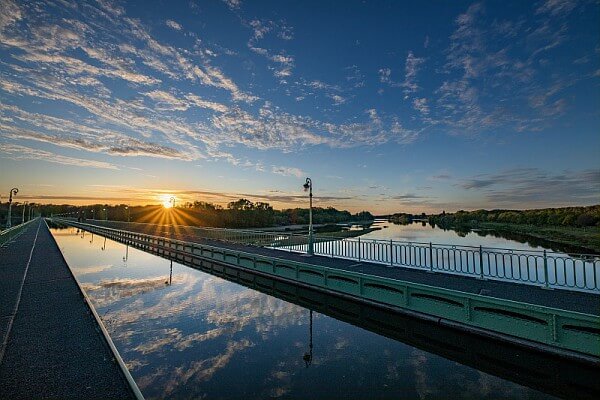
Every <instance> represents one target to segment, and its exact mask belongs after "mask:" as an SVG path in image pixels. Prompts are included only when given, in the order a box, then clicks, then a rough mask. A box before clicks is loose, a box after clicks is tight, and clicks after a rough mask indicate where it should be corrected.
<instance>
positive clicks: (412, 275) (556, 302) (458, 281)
mask: <svg viewBox="0 0 600 400" xmlns="http://www.w3.org/2000/svg"><path fill="white" fill-rule="evenodd" d="M86 222H87V223H96V224H98V225H102V226H107V227H111V228H115V229H124V230H129V231H133V232H140V233H146V234H149V235H155V236H165V237H171V238H174V239H179V240H184V241H190V242H197V243H205V244H207V245H214V246H218V247H223V248H228V249H234V250H238V251H245V252H249V253H255V254H261V255H266V256H270V257H278V258H284V259H288V260H293V261H298V262H303V263H308V264H315V265H321V266H325V267H330V268H338V269H343V270H349V271H356V272H361V273H365V274H370V275H377V276H383V277H389V278H393V279H398V280H403V281H410V282H415V283H421V284H425V285H430V286H435V287H442V288H448V289H453V290H459V291H462V292H467V293H475V294H482V295H485V296H490V297H495V298H501V299H507V300H512V301H518V302H523V303H529V304H535V305H541V306H546V307H553V308H558V309H563V310H569V311H576V312H581V313H586V314H593V315H600V296H599V295H597V294H591V293H584V292H576V291H570V290H563V289H552V290H549V289H543V288H541V287H537V286H533V285H527V284H520V283H513V282H503V281H497V280H480V279H476V278H474V277H465V276H459V275H452V274H446V273H442V272H436V273H429V272H426V271H423V270H417V269H412V268H402V267H394V268H389V267H386V266H384V265H381V264H374V263H368V262H358V261H356V260H345V259H341V258H330V257H324V256H307V255H305V254H300V253H291V252H288V251H284V250H273V249H267V248H263V247H255V246H247V245H243V244H236V243H231V242H224V241H215V240H206V239H202V238H201V237H199V236H197V234H196V233H195V231H194V230H193V229H189V228H187V229H186V227H182V226H177V227H174V228H173V227H171V228H169V227H165V226H162V225H152V224H138V223H127V222H115V221H106V222H105V221H86Z"/></svg>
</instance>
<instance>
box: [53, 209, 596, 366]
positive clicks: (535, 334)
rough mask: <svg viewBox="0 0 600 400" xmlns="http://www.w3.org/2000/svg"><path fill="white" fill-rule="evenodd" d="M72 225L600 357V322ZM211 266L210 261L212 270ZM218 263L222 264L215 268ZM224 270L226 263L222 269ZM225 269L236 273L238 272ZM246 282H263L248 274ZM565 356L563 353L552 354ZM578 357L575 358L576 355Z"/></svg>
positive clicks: (164, 252)
mask: <svg viewBox="0 0 600 400" xmlns="http://www.w3.org/2000/svg"><path fill="white" fill-rule="evenodd" d="M56 221H57V222H59V223H60V222H62V223H64V224H66V225H70V226H73V227H76V228H79V229H83V230H86V231H89V232H93V233H96V234H99V235H102V236H105V237H107V238H109V239H113V240H116V241H119V242H121V243H125V244H128V245H131V246H134V247H137V248H140V249H142V250H144V251H148V252H151V253H155V254H158V255H161V256H163V257H167V258H171V259H175V260H179V261H181V262H184V263H187V264H190V265H193V266H197V267H199V268H210V269H214V270H215V271H216V272H219V273H224V274H225V275H228V274H233V275H235V276H236V277H237V278H240V277H241V275H240V274H241V273H242V271H244V270H248V271H249V272H255V273H257V274H264V275H268V276H271V277H275V278H278V279H282V280H286V281H291V282H297V283H298V284H303V285H309V286H312V287H316V288H322V289H324V290H327V291H331V292H335V293H339V294H341V295H344V296H350V297H352V298H356V299H358V300H364V301H371V302H375V303H378V304H382V305H386V306H391V307H400V308H402V309H405V310H407V312H415V313H419V315H421V314H423V315H426V316H429V317H428V318H434V319H435V321H436V322H437V323H440V324H444V325H446V326H452V327H463V328H464V327H470V328H472V329H476V330H477V329H478V330H479V332H484V331H485V332H488V331H489V332H495V333H496V334H501V335H506V336H501V337H503V338H505V339H507V340H509V341H510V340H516V339H510V338H517V339H524V340H526V341H528V342H536V343H538V344H540V345H543V346H545V347H544V348H545V349H562V350H567V351H569V352H575V354H581V355H583V356H584V357H585V356H592V357H594V360H595V361H594V362H596V363H597V362H598V357H600V317H599V316H598V315H591V314H584V313H579V312H573V311H568V310H561V309H555V308H550V307H544V306H539V305H535V304H529V303H524V302H516V301H511V300H505V299H500V298H493V297H488V296H484V295H478V294H472V293H466V292H461V291H458V290H451V289H444V288H438V287H434V286H429V285H423V284H418V283H414V282H410V281H401V280H396V279H391V278H386V277H381V276H374V275H368V274H363V273H359V272H355V271H346V270H339V269H335V268H329V267H324V266H320V265H314V264H307V263H302V262H296V261H291V260H287V259H283V258H277V257H270V256H265V255H260V254H255V253H251V252H245V251H239V250H233V249H227V248H223V247H218V246H214V245H207V244H202V243H195V242H186V241H181V240H176V239H170V238H168V237H161V236H153V235H149V234H145V233H139V232H132V231H126V230H119V229H113V228H108V227H104V226H98V225H93V224H85V223H78V222H75V221H72V220H60V219H57V220H56ZM204 261H208V262H209V263H208V264H206V263H205V262H204ZM215 262H216V264H215ZM219 265H221V266H220V267H219ZM224 265H230V266H232V267H233V269H232V270H231V271H229V270H227V267H224ZM244 279H250V280H252V279H255V278H253V277H252V276H251V275H248V276H247V277H246V278H244ZM548 351H559V350H548ZM569 354H571V353H569Z"/></svg>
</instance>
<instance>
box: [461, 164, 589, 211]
mask: <svg viewBox="0 0 600 400" xmlns="http://www.w3.org/2000/svg"><path fill="white" fill-rule="evenodd" d="M460 186H461V187H462V188H464V189H465V190H481V191H483V192H484V193H485V195H486V197H487V199H488V201H489V202H493V203H494V204H497V205H502V204H509V205H523V204H539V205H542V206H543V205H551V204H554V205H558V204H573V203H576V204H595V203H597V200H598V198H600V170H594V169H588V170H580V171H563V172H560V173H551V172H548V171H544V170H540V169H537V168H516V169H510V170H506V171H504V172H501V173H498V174H483V175H478V176H475V177H473V178H471V179H466V180H464V181H463V182H462V183H461V184H460Z"/></svg>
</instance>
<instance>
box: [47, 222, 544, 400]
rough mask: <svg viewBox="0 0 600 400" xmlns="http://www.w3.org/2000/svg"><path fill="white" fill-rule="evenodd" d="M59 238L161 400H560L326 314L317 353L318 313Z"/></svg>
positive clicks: (117, 249)
mask: <svg viewBox="0 0 600 400" xmlns="http://www.w3.org/2000/svg"><path fill="white" fill-rule="evenodd" d="M384 232H385V231H384ZM388 232H389V231H388ZM52 234H53V235H54V237H55V238H56V240H57V242H58V245H59V247H60V248H61V249H62V251H63V253H64V255H65V258H66V260H67V262H68V263H69V266H70V267H71V269H72V270H73V272H74V274H75V275H76V276H77V278H78V279H79V281H80V282H81V284H82V285H83V287H84V289H85V291H86V292H87V294H88V296H89V297H90V298H91V299H92V302H93V303H94V306H95V307H96V310H97V311H98V314H99V315H100V316H101V317H102V319H103V320H104V323H105V325H106V327H107V329H108V331H109V332H110V334H111V337H112V338H113V341H114V342H115V345H116V346H117V348H118V350H119V352H120V354H121V356H122V358H123V359H124V361H125V363H126V364H127V366H128V367H129V369H130V371H131V374H132V375H133V377H134V379H135V380H136V382H137V384H138V386H139V387H140V389H141V390H142V392H143V394H144V395H145V396H146V398H149V399H150V398H207V399H242V398H243V399H266V398H301V399H306V398H322V399H334V398H335V399H342V398H344V399H346V398H348V399H350V398H354V399H367V398H373V399H374V398H390V399H391V398H411V399H412V398H414V399H418V398H421V399H422V398H428V399H429V398H490V399H492V398H493V399H498V398H506V399H517V398H518V399H542V398H548V396H546V395H544V394H542V393H540V392H538V391H535V390H532V389H530V388H527V387H524V386H520V385H518V384H515V383H512V382H510V381H506V380H503V379H500V378H498V377H495V376H492V375H489V374H486V373H484V372H481V371H478V370H476V369H474V368H470V367H467V366H463V365H461V364H459V363H457V362H453V361H449V360H447V359H444V358H442V357H440V356H437V355H435V354H430V353H427V352H425V351H422V350H419V349H417V348H414V347H411V346H409V345H407V344H404V343H402V342H399V341H396V340H393V339H389V338H386V337H384V336H380V335H378V334H376V333H373V332H370V331H367V330H364V329H361V328H358V327H355V326H353V325H351V324H348V323H346V322H342V321H339V320H336V319H334V318H331V317H328V316H326V315H323V314H319V313H317V312H313V313H312V323H313V331H312V342H313V348H312V358H310V357H309V354H310V311H309V310H308V309H307V308H304V307H301V306H298V305H295V304H293V303H290V302H287V301H284V300H281V299H278V298H275V297H272V296H269V295H267V294H264V293H261V292H258V291H255V290H253V289H250V288H247V287H245V286H242V285H239V284H237V283H233V282H229V281H227V280H224V279H222V278H219V277H216V276H213V275H210V274H207V273H204V272H201V271H198V270H195V269H193V268H190V267H187V266H184V265H180V264H177V263H173V264H172V273H171V269H170V262H169V261H168V260H165V259H163V258H160V257H157V256H154V255H151V254H148V253H145V252H142V251H139V250H136V249H132V248H129V249H128V250H126V247H125V245H123V244H120V243H116V242H113V241H110V240H105V239H104V238H102V237H100V236H97V235H94V236H93V240H92V235H91V234H89V233H86V234H85V236H83V237H82V235H81V234H78V233H77V231H76V230H75V229H72V228H69V229H62V230H57V229H52ZM126 256H127V258H126V259H125V257H126ZM307 359H308V361H307ZM307 364H309V365H308V366H307Z"/></svg>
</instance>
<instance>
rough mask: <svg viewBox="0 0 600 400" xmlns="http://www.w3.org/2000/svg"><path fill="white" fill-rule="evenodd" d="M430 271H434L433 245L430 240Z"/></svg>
mask: <svg viewBox="0 0 600 400" xmlns="http://www.w3.org/2000/svg"><path fill="white" fill-rule="evenodd" d="M429 264H430V265H429V272H433V245H432V244H431V242H429Z"/></svg>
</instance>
